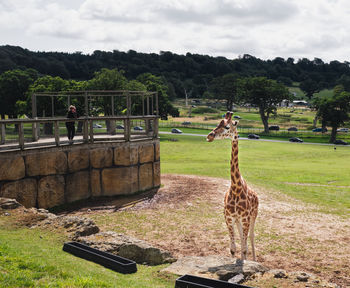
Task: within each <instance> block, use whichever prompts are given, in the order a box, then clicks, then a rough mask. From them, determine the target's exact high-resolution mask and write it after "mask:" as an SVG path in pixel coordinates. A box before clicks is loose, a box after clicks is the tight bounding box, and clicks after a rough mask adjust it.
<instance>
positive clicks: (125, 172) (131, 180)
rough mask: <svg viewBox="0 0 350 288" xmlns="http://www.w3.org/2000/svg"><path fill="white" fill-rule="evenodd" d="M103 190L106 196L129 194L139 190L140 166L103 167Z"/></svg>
mask: <svg viewBox="0 0 350 288" xmlns="http://www.w3.org/2000/svg"><path fill="white" fill-rule="evenodd" d="M102 191H103V195H104V196H114V195H127V194H132V193H135V192H137V191H139V187H138V167H137V166H132V167H118V168H107V169H103V171H102Z"/></svg>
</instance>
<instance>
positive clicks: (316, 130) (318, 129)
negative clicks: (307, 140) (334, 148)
mask: <svg viewBox="0 0 350 288" xmlns="http://www.w3.org/2000/svg"><path fill="white" fill-rule="evenodd" d="M312 132H327V128H320V127H319V128H315V129H312Z"/></svg>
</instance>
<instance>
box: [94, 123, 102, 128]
mask: <svg viewBox="0 0 350 288" xmlns="http://www.w3.org/2000/svg"><path fill="white" fill-rule="evenodd" d="M92 127H93V128H102V125H100V124H97V123H94V124H93V125H92Z"/></svg>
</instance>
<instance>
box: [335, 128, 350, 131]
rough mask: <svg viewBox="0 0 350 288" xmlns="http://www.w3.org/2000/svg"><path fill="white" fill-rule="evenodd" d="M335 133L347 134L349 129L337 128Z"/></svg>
mask: <svg viewBox="0 0 350 288" xmlns="http://www.w3.org/2000/svg"><path fill="white" fill-rule="evenodd" d="M337 132H349V128H344V127H343V128H339V129H337Z"/></svg>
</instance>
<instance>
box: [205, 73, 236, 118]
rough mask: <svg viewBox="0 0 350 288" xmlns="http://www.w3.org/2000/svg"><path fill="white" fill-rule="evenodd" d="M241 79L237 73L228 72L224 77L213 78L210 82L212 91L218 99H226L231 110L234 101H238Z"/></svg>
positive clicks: (227, 106)
mask: <svg viewBox="0 0 350 288" xmlns="http://www.w3.org/2000/svg"><path fill="white" fill-rule="evenodd" d="M239 87H240V81H239V79H238V77H237V75H235V74H226V75H224V76H222V77H218V78H215V79H213V81H212V82H211V83H210V88H209V90H210V92H211V93H212V94H213V96H214V97H215V98H216V99H222V100H225V101H226V108H227V110H229V111H231V110H232V108H233V103H237V101H238V90H239Z"/></svg>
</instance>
